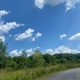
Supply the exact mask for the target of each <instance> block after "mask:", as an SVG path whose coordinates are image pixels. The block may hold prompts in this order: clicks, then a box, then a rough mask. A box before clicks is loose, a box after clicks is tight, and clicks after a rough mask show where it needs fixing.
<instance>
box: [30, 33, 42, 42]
mask: <svg viewBox="0 0 80 80" xmlns="http://www.w3.org/2000/svg"><path fill="white" fill-rule="evenodd" d="M41 36H42V33H40V32H38V33H36V34H35V36H34V37H32V38H31V41H36V38H38V37H41Z"/></svg>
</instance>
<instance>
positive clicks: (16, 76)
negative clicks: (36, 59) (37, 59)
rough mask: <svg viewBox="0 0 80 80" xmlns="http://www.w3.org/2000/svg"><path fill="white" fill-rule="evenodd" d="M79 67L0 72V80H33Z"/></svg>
mask: <svg viewBox="0 0 80 80" xmlns="http://www.w3.org/2000/svg"><path fill="white" fill-rule="evenodd" d="M76 67H80V64H72V63H70V64H65V65H60V64H59V65H56V66H48V67H38V68H31V69H29V68H28V69H24V70H18V71H14V70H10V71H9V70H6V69H5V70H0V80H35V79H36V78H40V77H42V76H46V75H48V74H51V73H55V72H58V71H62V70H66V69H71V68H76Z"/></svg>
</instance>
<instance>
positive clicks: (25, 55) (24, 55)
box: [22, 50, 27, 58]
mask: <svg viewBox="0 0 80 80" xmlns="http://www.w3.org/2000/svg"><path fill="white" fill-rule="evenodd" d="M22 57H23V58H27V52H26V51H24V50H23V51H22Z"/></svg>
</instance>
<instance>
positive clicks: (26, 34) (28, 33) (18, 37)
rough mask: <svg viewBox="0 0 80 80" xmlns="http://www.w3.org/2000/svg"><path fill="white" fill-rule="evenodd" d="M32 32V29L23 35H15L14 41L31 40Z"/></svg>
mask: <svg viewBox="0 0 80 80" xmlns="http://www.w3.org/2000/svg"><path fill="white" fill-rule="evenodd" d="M33 32H34V29H31V28H29V29H28V30H26V31H25V32H24V33H21V34H18V35H16V39H15V40H23V39H26V38H31V37H32V35H33Z"/></svg>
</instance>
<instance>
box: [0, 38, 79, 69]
mask: <svg viewBox="0 0 80 80" xmlns="http://www.w3.org/2000/svg"><path fill="white" fill-rule="evenodd" d="M7 46H8V44H4V43H3V42H2V40H1V39H0V69H5V68H11V69H13V70H19V69H24V68H37V67H45V66H50V65H52V66H55V65H57V64H60V65H62V64H70V63H74V64H75V63H78V64H79V63H80V53H77V54H72V53H60V54H58V53H57V54H54V55H51V54H49V53H46V54H42V52H40V51H39V50H35V51H34V53H33V54H32V55H31V56H27V53H26V51H25V50H23V51H22V55H20V56H14V57H11V56H9V55H8V52H7V48H8V47H7Z"/></svg>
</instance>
